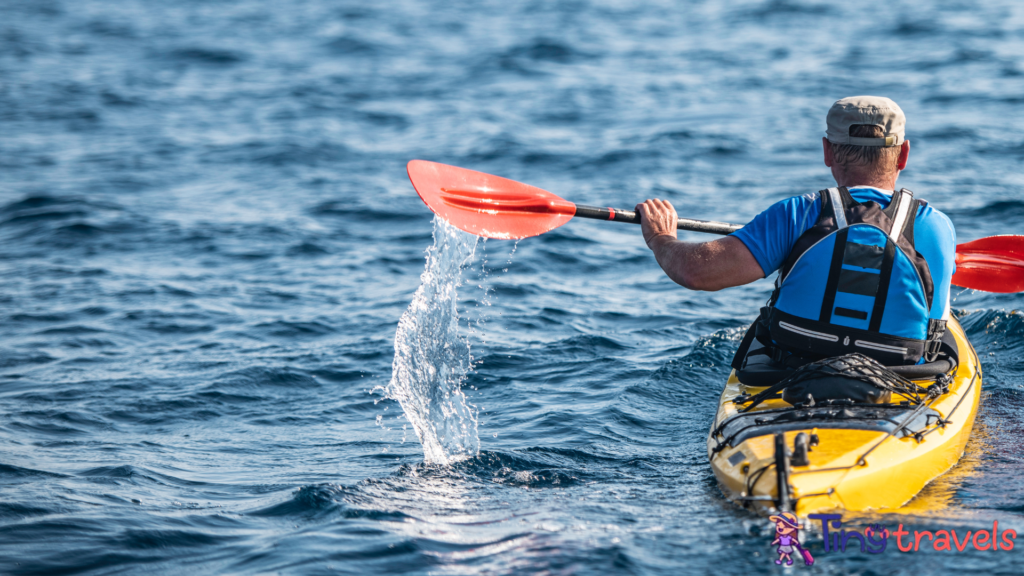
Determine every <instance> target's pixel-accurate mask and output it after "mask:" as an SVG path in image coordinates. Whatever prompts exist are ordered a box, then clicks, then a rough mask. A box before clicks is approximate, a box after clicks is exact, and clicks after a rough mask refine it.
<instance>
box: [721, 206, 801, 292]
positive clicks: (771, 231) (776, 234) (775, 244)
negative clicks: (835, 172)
mask: <svg viewBox="0 0 1024 576" xmlns="http://www.w3.org/2000/svg"><path fill="white" fill-rule="evenodd" d="M819 214H821V197H820V196H819V195H818V194H817V193H811V194H804V195H803V196H794V197H792V198H787V199H785V200H782V201H779V202H776V203H775V204H772V205H771V206H769V207H768V209H767V210H765V211H764V212H761V213H760V214H758V215H757V216H755V217H754V219H753V220H751V221H750V222H749V223H748V224H747V225H746V226H744V227H743V228H740V229H739V230H737V231H736V232H733V233H732V236H735V237H736V238H738V239H739V240H740V241H741V242H743V244H744V245H745V246H746V247H747V249H748V250H750V253H751V254H752V255H753V256H754V259H755V260H757V263H758V264H760V265H761V270H763V271H764V275H765V277H768V276H770V275H771V274H772V272H775V271H776V270H778V269H779V268H781V267H782V265H783V264H784V263H785V262H786V258H787V257H789V253H790V252H792V251H793V246H794V245H795V244H796V241H797V239H798V238H800V236H802V235H803V233H804V232H806V231H807V230H808V229H809V228H811V227H812V226H814V223H815V222H817V221H818V215H819Z"/></svg>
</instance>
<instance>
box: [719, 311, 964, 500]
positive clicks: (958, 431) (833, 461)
mask: <svg viewBox="0 0 1024 576" xmlns="http://www.w3.org/2000/svg"><path fill="white" fill-rule="evenodd" d="M947 330H949V331H950V332H951V333H952V334H953V336H954V337H955V338H956V341H957V345H958V347H959V350H960V365H959V366H958V367H957V369H956V371H955V373H954V374H952V376H953V381H952V383H950V384H949V391H948V393H946V394H943V395H941V396H938V397H936V398H934V399H932V400H930V401H929V402H928V407H929V408H931V409H932V410H934V411H936V412H938V414H939V415H941V417H942V419H943V420H945V422H944V424H943V425H940V423H933V424H932V425H931V426H930V427H929V429H928V430H927V431H926V433H925V434H923V435H917V436H916V437H915V436H914V435H906V436H903V437H899V435H898V434H896V435H893V434H889V433H887V432H884V431H880V430H877V429H875V430H871V429H864V430H858V429H849V428H844V429H835V428H824V427H822V428H806V429H803V430H789V431H786V432H784V434H785V439H786V445H787V446H789V447H792V446H793V442H794V438H795V437H796V435H797V434H799V433H800V432H804V433H807V434H808V435H810V434H816V435H817V437H818V439H819V442H818V445H817V446H815V447H813V448H812V450H811V452H810V453H809V454H808V462H809V464H808V465H806V466H791V468H790V471H789V486H790V490H789V492H790V498H791V500H792V506H793V509H794V512H796V513H797V514H798V515H800V516H806V515H807V514H814V513H817V512H824V511H831V510H837V509H838V510H849V511H862V510H871V509H873V510H884V509H897V508H900V507H901V506H903V505H904V504H906V503H907V502H909V501H910V500H911V499H912V498H914V496H915V495H917V494H918V492H920V491H921V489H922V488H924V487H925V485H927V484H928V483H929V482H931V481H932V480H934V479H935V478H937V477H938V476H940V475H942V474H943V473H945V472H946V471H947V470H949V469H950V468H951V467H952V466H953V465H954V464H956V463H957V461H959V460H960V457H961V456H962V455H963V453H964V448H965V446H966V445H967V440H968V439H969V438H970V436H971V430H972V429H973V427H974V419H975V417H976V416H977V413H978V404H979V400H980V397H981V363H980V361H979V360H978V355H977V353H976V352H975V351H974V348H973V347H972V346H971V344H970V342H969V341H968V340H967V336H966V335H965V333H964V330H963V327H961V326H960V323H959V322H957V321H956V320H955V319H951V320H950V321H949V323H948V325H947ZM930 383H931V382H921V384H922V385H923V386H927V385H928V384H930ZM761 390H764V388H755V387H750V386H746V385H744V384H742V383H741V382H740V381H739V380H738V379H737V378H736V372H735V371H733V373H732V374H731V375H730V376H729V380H728V382H727V383H726V385H725V389H724V390H723V391H722V396H721V399H720V401H719V407H718V413H717V414H716V416H715V421H714V423H713V424H712V426H711V431H712V434H710V435H709V436H708V457H709V459H710V461H711V469H712V470H713V471H714V473H715V477H716V478H718V482H719V484H720V485H721V487H722V490H723V492H724V493H725V495H726V497H728V498H729V499H730V500H733V501H735V502H737V503H739V504H742V505H744V506H747V507H750V508H753V509H754V510H756V511H758V512H759V513H762V514H768V513H771V512H772V511H773V510H774V506H775V501H776V499H777V498H778V490H777V487H776V485H777V477H776V474H775V466H774V463H775V439H774V436H773V435H772V434H766V435H761V436H755V437H750V438H746V439H744V440H743V441H741V442H736V444H735V445H731V444H726V445H725V446H724V447H721V448H718V447H720V446H721V444H722V443H723V440H725V438H723V436H722V434H719V435H717V437H716V435H715V434H714V432H715V431H716V430H717V429H718V428H719V425H720V424H722V423H723V422H724V421H725V420H727V419H729V418H730V417H732V416H735V415H736V414H738V412H739V406H738V405H737V404H735V403H734V402H733V399H734V398H736V397H737V396H739V395H740V394H743V393H747V394H754V393H757V392H759V391H761ZM785 407H789V404H787V403H786V402H784V401H782V400H781V399H779V400H768V401H765V402H764V403H763V404H761V405H759V406H757V407H756V408H755V409H754V411H752V413H756V412H759V411H764V410H772V409H779V408H785ZM937 420H938V419H937V418H934V419H931V420H930V422H937ZM932 428H934V429H932ZM716 448H718V449H717V451H716Z"/></svg>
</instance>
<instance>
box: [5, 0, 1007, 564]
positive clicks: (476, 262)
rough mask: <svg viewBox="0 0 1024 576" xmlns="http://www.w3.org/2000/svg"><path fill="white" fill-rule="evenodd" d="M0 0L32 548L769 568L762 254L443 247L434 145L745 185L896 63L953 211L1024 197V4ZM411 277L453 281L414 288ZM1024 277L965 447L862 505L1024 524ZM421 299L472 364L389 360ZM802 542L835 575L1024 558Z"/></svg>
mask: <svg viewBox="0 0 1024 576" xmlns="http://www.w3.org/2000/svg"><path fill="white" fill-rule="evenodd" d="M2 11H3V15H4V17H3V18H2V19H0V300H2V305H3V308H2V310H0V314H2V319H3V322H2V323H0V483H2V487H3V488H2V491H0V572H2V573H5V574H8V573H9V574H57V573H88V574H113V573H128V574H140V573H160V574H180V573H200V574H211V573H232V574H263V573H284V574H330V573H339V572H340V573H359V574H371V573H372V574H377V573H417V574H426V573H431V574H463V573H544V572H546V573H557V574H562V573H564V574H568V573H573V574H607V573H626V574H678V573H682V572H687V571H690V572H697V573H705V572H710V571H714V572H716V573H737V574H751V573H755V574H756V573H761V574H767V573H774V571H775V570H776V566H775V565H774V564H772V563H771V562H770V560H769V554H770V552H771V551H772V549H771V548H770V547H769V546H768V542H769V541H770V535H769V534H768V530H767V528H768V527H767V525H766V523H765V522H764V521H763V520H762V519H760V518H757V517H756V516H753V515H751V514H750V513H748V512H745V511H743V510H740V509H738V508H736V507H735V506H734V505H732V504H730V503H729V502H727V501H725V500H724V499H723V498H722V496H721V493H720V492H719V490H718V488H717V486H716V484H715V480H714V478H713V476H712V474H711V471H710V468H709V466H708V464H707V458H706V453H705V448H704V439H705V435H706V434H707V431H708V427H709V425H710V423H711V419H712V411H713V409H714V407H715V405H716V401H717V396H718V393H719V391H720V389H721V385H722V382H723V380H724V378H725V375H726V374H727V372H728V369H727V364H728V361H729V359H730V357H731V355H732V352H733V351H734V350H735V347H736V345H737V340H738V338H739V335H740V333H741V331H742V328H743V327H744V326H745V325H746V324H748V323H749V322H750V320H751V319H752V318H753V317H754V315H755V314H756V311H757V307H758V306H759V305H760V304H761V303H762V302H763V301H764V300H765V298H766V297H767V295H768V293H769V290H770V288H769V286H770V284H769V282H767V281H762V282H758V283H755V284H753V285H750V286H747V287H743V288H738V289H732V290H728V291H724V292H718V293H713V294H704V293H692V292H688V291H686V290H683V289H681V288H679V287H677V286H675V285H674V284H672V283H671V282H670V281H669V280H668V279H667V278H665V277H664V275H663V274H662V273H661V272H660V270H659V269H658V267H657V265H656V263H655V262H654V259H653V258H652V257H651V255H650V253H649V252H648V251H647V250H646V248H645V247H644V245H643V242H642V240H641V238H640V234H639V230H638V229H637V228H636V227H633V226H628V225H622V224H613V223H603V222H588V221H580V222H572V223H570V224H568V225H566V226H563V227H562V228H559V229H557V230H555V231H553V232H551V233H549V234H546V235H544V236H541V237H537V238H533V239H527V240H523V241H521V242H519V244H518V247H517V248H516V249H515V250H514V254H513V244H512V243H510V242H501V241H494V240H490V241H486V242H485V241H480V242H479V243H478V244H477V245H476V248H475V251H473V250H472V249H471V247H470V246H469V244H464V243H465V242H467V241H466V240H465V239H463V240H459V239H458V237H457V236H455V237H451V238H450V239H449V240H450V241H451V242H453V243H454V244H455V245H458V246H459V247H460V250H456V251H454V252H451V253H448V254H449V256H451V257H452V258H451V259H450V260H444V261H443V262H442V261H441V260H437V261H434V263H436V264H437V265H439V266H442V267H446V268H447V271H446V272H444V274H452V276H445V278H446V279H447V280H446V281H450V282H452V283H451V284H445V283H444V282H441V283H438V284H430V283H429V282H428V283H426V284H421V275H422V274H423V273H424V270H425V268H424V265H425V261H424V256H425V252H424V251H425V250H427V249H428V248H429V247H431V246H432V245H433V243H434V236H433V235H432V231H433V230H434V229H433V228H432V226H433V225H432V223H431V214H430V213H429V212H428V211H427V210H426V208H425V207H424V206H423V205H422V203H421V202H420V200H419V199H418V198H417V197H416V195H415V193H414V192H413V190H412V187H411V186H410V185H409V182H408V180H407V178H406V175H405V171H404V166H405V163H406V162H407V161H408V160H410V159H412V158H424V159H427V160H436V161H441V162H446V163H450V164H455V165H460V166H465V167H467V168H472V169H476V170H480V171H484V172H490V173H494V174H499V175H502V176H506V177H509V178H514V179H517V180H521V181H525V182H528V183H531V184H534V185H537V186H541V187H543V188H546V189H549V190H552V191H554V192H556V193H558V194H560V195H562V196H565V197H567V198H569V199H571V200H574V201H577V202H581V203H586V204H592V205H608V206H617V207H623V208H628V207H631V206H632V205H633V204H635V203H636V202H637V201H638V200H642V199H645V198H648V197H662V198H667V199H669V200H671V201H672V202H673V203H675V205H676V206H677V207H679V208H680V212H681V213H682V214H683V215H685V216H690V217H696V218H706V219H716V220H722V221H730V222H744V221H746V220H748V219H750V218H751V217H752V216H753V215H754V214H756V213H757V212H758V211H760V210H761V209H763V208H764V207H765V206H767V205H768V204H770V203H771V202H774V201H775V200H777V199H780V198H783V197H786V196H789V195H793V194H798V193H804V192H806V191H809V190H811V191H813V190H818V189H820V188H822V187H824V186H826V185H828V184H830V183H831V180H830V179H829V178H828V173H827V171H826V169H825V168H824V166H823V165H822V162H821V159H820V154H821V152H820V150H821V147H820V138H821V136H822V133H823V132H824V115H825V112H826V111H827V109H828V106H829V105H830V104H831V103H832V102H833V101H834V100H836V99H838V98H840V97H843V96H848V95H853V94H864V93H868V94H881V95H886V96H890V97H892V98H893V99H894V100H896V101H897V102H898V103H899V104H900V105H901V106H902V107H903V109H904V110H905V111H906V113H907V115H908V122H909V123H908V134H907V135H908V138H909V139H910V140H911V142H912V152H911V158H910V167H909V169H908V170H907V171H906V172H905V173H904V175H903V176H902V177H901V179H900V184H901V185H903V186H906V187H908V188H910V189H912V190H914V191H915V192H916V194H917V195H918V196H921V197H924V198H926V199H928V200H929V201H931V202H932V203H934V204H935V205H937V206H939V207H941V208H942V209H944V210H945V211H946V212H947V213H948V214H949V215H950V217H951V219H952V220H953V222H954V224H955V225H956V227H957V232H958V235H959V237H960V239H961V240H970V239H974V238H978V237H981V236H986V235H991V234H1005V233H1018V234H1020V233H1024V228H1022V226H1021V221H1022V217H1024V201H1022V200H1021V189H1022V186H1024V177H1022V175H1021V171H1020V169H1019V167H1020V164H1021V160H1022V159H1024V136H1022V134H1024V114H1021V105H1022V103H1024V99H1022V97H1021V94H1024V8H1022V7H1021V6H1020V5H1019V3H1015V2H1010V1H1006V2H998V1H997V2H984V3H980V2H978V3H972V2H939V3H932V2H923V1H911V2H905V3H901V4H899V5H894V4H892V3H881V2H866V3H861V4H857V5H852V4H851V5H845V4H842V3H836V2H814V1H810V0H787V1H764V0H747V1H727V2H688V3H680V2H657V1H654V2H645V3H626V2H611V1H607V2H601V1H591V2H587V1H572V2H561V3H552V2H487V1H485V2H473V3H468V2H431V1H426V0H421V1H415V2H414V1H403V0H395V1H393V2H386V3H367V2H345V1H335V2H325V1H323V0H305V1H302V0H300V1H296V2H288V3H282V2H267V1H260V0H234V1H231V0H228V1H224V2H216V3H214V2H199V1H194V0H183V1H180V2H174V3H153V2H138V1H130V0H115V1H109V0H108V1H105V2H98V1H93V0H80V1H78V2H69V1H66V0H65V1H60V0H8V1H6V2H4V3H3V5H2ZM445 234H447V232H445ZM686 237H687V238H689V239H697V238H701V237H700V236H698V235H695V234H694V235H687V236H686ZM468 242H469V243H471V242H472V240H469V241H468ZM439 246H440V245H439ZM453 247H454V246H453ZM470 253H472V257H471V258H470V260H469V262H467V263H466V267H465V269H463V270H462V272H461V275H459V276H458V278H460V279H461V282H462V285H461V286H457V285H456V284H457V283H458V282H459V280H458V279H457V278H456V277H455V276H454V272H453V270H454V268H453V267H454V266H457V265H459V264H461V260H460V258H461V256H460V255H464V256H467V257H468V256H469V255H470ZM438 254H439V253H438V252H433V253H428V254H426V255H427V256H431V257H433V256H437V255H438ZM442 260H443V259H442ZM428 272H429V268H428ZM421 286H423V288H422V290H423V292H421V294H422V295H425V294H427V293H428V292H429V291H430V290H434V289H439V290H442V292H443V290H447V289H451V290H455V289H457V292H449V293H447V294H444V298H446V299H447V300H446V302H445V305H444V306H440V305H439V306H435V307H432V308H428V309H426V310H422V309H418V308H415V306H416V302H417V300H416V298H417V297H416V294H417V291H418V290H421ZM410 303H413V306H414V307H413V309H412V311H410ZM1022 304H1024V300H1022V297H1021V296H1020V295H992V294H982V293H974V292H970V291H957V292H956V299H955V301H954V303H953V306H954V308H956V309H957V311H958V314H959V315H961V316H962V320H963V322H964V325H965V327H966V328H967V331H968V333H969V335H970V337H971V338H972V340H973V342H974V343H975V346H976V347H977V348H978V352H979V354H980V355H981V357H982V359H983V362H984V369H985V386H984V388H983V400H982V401H983V405H982V409H981V411H980V414H979V416H978V422H977V426H976V428H975V433H974V435H973V437H972V440H971V442H970V444H969V445H968V449H967V454H966V456H965V458H964V460H963V461H962V462H961V464H960V465H958V466H957V468H955V469H954V470H953V471H952V472H951V473H950V474H948V475H946V476H944V477H943V478H942V479H940V480H939V481H937V482H936V483H934V484H933V485H931V486H930V487H928V488H927V489H926V490H925V492H924V493H923V494H922V496H921V497H920V498H918V499H917V500H915V501H914V502H913V503H911V505H910V506H909V507H908V508H907V510H905V511H904V512H903V513H902V514H901V515H898V516H895V517H894V516H884V515H883V516H872V515H867V517H866V518H864V521H865V522H866V521H881V522H883V523H888V524H890V525H892V524H894V523H896V522H903V523H904V524H907V525H910V526H913V527H916V528H919V529H925V528H935V527H940V526H941V527H947V528H957V529H959V530H961V533H962V532H963V531H964V530H967V529H976V528H979V527H985V526H991V523H992V521H993V520H995V519H998V520H999V522H1000V526H1001V527H1014V528H1016V529H1017V530H1018V531H1024V521H1022V520H1024V515H1022V510H1024V490H1022V488H1024V485H1022V481H1021V479H1020V474H1019V470H1020V466H1021V462H1022V459H1024V449H1022V448H1021V442H1020V441H1019V439H1020V436H1021V434H1022V433H1024V432H1022V431H1024V416H1022V415H1024V315H1022V314H1021V313H1020V312H1016V310H1020V309H1022V308H1024V306H1022ZM453 305H454V307H453ZM406 312H409V315H408V316H406V319H407V320H409V319H414V320H416V324H415V325H411V324H408V323H401V322H400V320H401V318H402V317H403V314H405V313H406ZM432 323H435V324H434V325H436V326H437V333H436V336H435V338H436V339H430V338H427V339H426V340H424V339H423V338H422V337H421V336H422V335H423V332H418V330H422V329H428V325H429V324H432ZM456 327H457V329H456ZM409 330H411V331H409ZM428 330H429V329H428ZM396 335H397V338H396ZM403 337H409V338H412V339H413V340H417V341H418V342H419V344H420V347H418V348H417V347H412V348H408V350H409V351H410V352H415V351H423V352H424V354H425V356H422V357H419V358H417V357H416V356H415V353H414V354H412V355H411V356H410V357H409V363H404V360H402V359H401V355H399V356H400V357H399V361H400V362H399V367H409V369H410V372H409V374H410V375H412V374H415V373H417V372H416V371H417V370H420V372H418V373H421V374H422V373H423V372H422V370H424V369H426V364H424V363H423V362H421V360H430V359H434V360H435V361H436V360H437V359H438V357H439V356H442V355H445V354H448V355H449V356H448V357H449V358H450V360H449V361H445V362H442V363H440V364H436V365H438V366H440V365H443V366H447V367H449V368H450V369H451V370H452V372H451V373H450V374H448V375H447V376H446V377H441V375H438V378H437V379H436V380H434V381H435V382H437V383H438V386H439V387H438V388H431V390H437V391H439V392H447V393H448V397H447V400H445V399H444V398H443V395H442V396H438V397H434V398H432V399H431V401H430V402H426V403H425V404H421V405H420V407H419V408H417V409H416V410H409V411H408V412H407V411H406V410H403V407H402V406H401V405H400V403H399V401H396V400H394V399H387V398H386V397H385V394H387V395H390V396H391V397H392V398H398V399H399V400H401V399H402V396H401V394H402V390H403V388H402V386H404V385H406V384H409V385H422V384H423V383H424V382H425V380H422V379H419V378H418V377H417V378H410V379H406V380H403V378H404V376H403V373H402V371H401V370H398V371H396V370H393V366H394V362H395V360H396V354H395V351H396V344H397V346H398V349H399V351H401V350H403V348H402V346H403ZM446 344H450V345H451V347H450V349H448V350H445V351H444V352H443V353H442V352H441V350H443V349H444V347H445V345H446ZM431 349H433V350H436V351H434V352H428V351H429V350H431ZM460 382H461V384H460ZM382 390H384V391H386V392H385V393H382ZM458 390H461V392H462V394H464V397H461V396H459V392H458ZM410 394H412V393H411V392H410ZM410 398H411V399H413V400H416V401H420V400H426V397H425V396H424V395H422V393H420V392H417V393H416V395H414V396H410ZM446 406H447V407H450V408H452V409H453V411H454V413H453V415H452V416H451V417H449V418H445V419H439V416H438V411H439V410H440V411H441V412H443V411H444V410H445V409H446ZM417 415H422V420H421V421H420V422H419V423H418V424H419V425H420V427H419V428H417V422H416V421H415V418H416V417H417ZM378 418H379V420H380V424H378ZM474 419H475V427H476V434H475V435H474V434H473V433H472V432H470V430H471V429H473V427H474V423H473V422H474ZM439 426H440V427H439ZM448 426H451V427H452V428H445V427H448ZM424 432H427V434H426V435H424ZM418 433H419V436H418V435H417V434H418ZM421 437H422V438H436V439H437V445H432V444H431V443H430V442H429V441H428V442H426V444H427V445H426V446H424V444H421V443H420V442H419V441H418V439H419V438H421ZM441 438H444V441H441ZM474 439H476V440H474ZM476 441H478V442H479V452H478V453H476V455H475V456H469V457H464V458H463V457H461V456H468V455H470V454H473V453H474V452H476V450H477V444H476ZM445 460H450V461H451V462H450V464H449V465H446V464H444V461H445ZM811 551H812V553H816V556H817V557H818V559H819V562H818V567H819V568H818V569H819V570H822V571H826V572H832V573H848V572H857V573H863V574H871V573H887V574H888V573H901V574H920V573H934V572H938V571H940V570H948V571H951V570H955V571H958V572H962V573H983V574H991V573H1000V572H1001V573H1013V572H1016V571H1017V566H1018V565H1019V562H1017V561H1016V558H1017V556H1016V554H1017V553H1018V551H1017V550H1015V551H1013V552H1000V553H990V552H989V553H979V552H967V551H965V552H963V553H942V554H939V553H934V552H932V553H925V552H919V553H914V554H899V553H896V552H894V551H891V550H890V551H889V552H887V553H886V554H883V555H879V556H874V555H869V554H860V553H852V552H851V553H847V554H845V555H834V554H832V555H829V554H822V553H820V551H821V544H820V541H819V542H817V543H816V542H815V541H814V540H813V539H812V540H811ZM798 569H799V570H803V568H798Z"/></svg>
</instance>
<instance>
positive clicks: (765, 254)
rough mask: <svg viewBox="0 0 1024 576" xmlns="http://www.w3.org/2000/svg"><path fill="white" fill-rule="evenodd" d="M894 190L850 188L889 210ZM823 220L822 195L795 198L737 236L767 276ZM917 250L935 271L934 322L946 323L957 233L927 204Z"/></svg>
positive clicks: (917, 222) (917, 224) (920, 216)
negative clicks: (935, 320) (939, 320)
mask: <svg viewBox="0 0 1024 576" xmlns="http://www.w3.org/2000/svg"><path fill="white" fill-rule="evenodd" d="M892 194H893V192H892V190H880V189H878V188H872V187H867V186H858V187H853V188H850V195H851V196H853V198H854V199H855V200H857V201H858V202H861V203H866V202H875V203H876V204H878V205H879V206H880V207H881V208H883V209H884V208H887V207H888V206H889V204H890V203H891V202H892ZM820 215H821V197H820V195H819V194H818V193H817V192H814V193H809V194H804V195H802V196H794V197H792V198H787V199H785V200H782V201H780V202H777V203H775V204H773V205H772V206H771V207H769V208H768V209H767V210H765V211H764V212H762V213H760V214H758V215H757V216H756V217H755V218H754V219H753V220H752V221H751V222H750V223H749V224H747V225H746V226H744V227H743V228H742V229H740V230H739V231H737V232H735V233H734V234H733V236H735V237H736V238H739V239H740V240H741V241H742V242H743V244H744V245H745V246H746V247H747V249H748V250H750V253H751V254H752V255H753V256H754V259H755V260H757V263H758V264H759V265H760V266H761V269H762V271H763V272H764V275H765V277H767V276H770V275H771V274H772V273H773V272H775V271H776V270H778V269H779V268H781V267H782V265H783V264H784V263H785V261H786V259H787V258H788V257H789V255H790V253H791V252H792V250H793V247H794V245H795V244H796V241H797V239H798V238H800V236H802V235H803V234H804V233H805V232H807V230H809V229H810V228H811V227H812V226H814V224H815V222H817V220H818V218H819V216H820ZM914 238H915V247H916V248H917V251H918V252H919V253H920V254H921V255H922V256H924V258H925V261H927V262H928V267H929V269H930V271H931V276H932V280H933V282H934V286H935V293H934V297H933V300H932V306H931V309H930V310H929V314H928V317H929V318H933V319H942V318H945V316H946V314H947V313H948V308H949V285H950V280H951V279H952V277H953V273H954V272H955V271H956V265H955V262H954V259H955V255H956V233H955V231H954V229H953V224H952V223H951V222H950V221H949V218H948V217H946V215H945V214H943V213H942V212H940V211H939V210H936V209H935V208H933V207H932V206H931V205H929V204H928V203H926V202H922V205H921V207H920V208H919V209H918V210H917V214H916V216H915V219H914Z"/></svg>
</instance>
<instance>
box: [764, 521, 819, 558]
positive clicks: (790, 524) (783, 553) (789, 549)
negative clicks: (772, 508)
mask: <svg viewBox="0 0 1024 576" xmlns="http://www.w3.org/2000/svg"><path fill="white" fill-rule="evenodd" d="M769 520H771V521H772V522H775V540H772V546H775V545H778V546H779V547H778V549H776V552H778V553H779V559H778V560H776V561H775V563H776V564H782V561H783V560H785V561H786V566H792V565H793V556H792V554H793V552H794V551H799V552H800V555H801V556H803V559H804V563H805V564H807V565H808V566H810V565H811V564H814V558H813V557H812V556H811V553H810V552H808V551H807V550H805V549H804V548H803V546H800V540H798V539H797V536H796V535H797V532H798V531H799V530H800V522H799V521H798V520H797V519H796V516H794V515H793V514H791V513H789V512H783V513H782V514H779V515H778V516H772V517H770V518H769Z"/></svg>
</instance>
